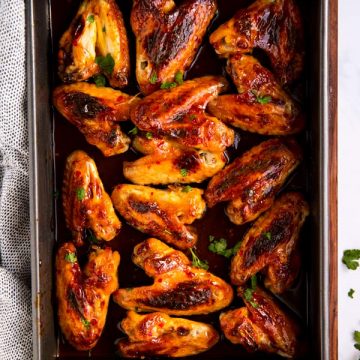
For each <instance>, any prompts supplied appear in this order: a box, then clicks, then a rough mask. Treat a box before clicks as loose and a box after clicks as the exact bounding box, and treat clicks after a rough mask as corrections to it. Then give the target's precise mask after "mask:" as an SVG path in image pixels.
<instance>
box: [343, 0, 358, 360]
mask: <svg viewBox="0 0 360 360" xmlns="http://www.w3.org/2000/svg"><path fill="white" fill-rule="evenodd" d="M359 30H360V1H359V0H339V124H338V125H339V288H338V294H339V360H359V358H360V352H359V351H357V350H356V349H355V348H354V340H353V331H354V330H359V331H360V269H358V270H357V271H351V270H348V269H347V268H346V267H345V266H344V265H343V264H342V263H341V257H342V254H343V251H344V250H345V249H352V248H357V249H359V248H360V206H359V204H360V41H359ZM350 288H353V289H354V290H355V294H354V299H350V298H349V297H348V295H347V293H348V291H349V289H350Z"/></svg>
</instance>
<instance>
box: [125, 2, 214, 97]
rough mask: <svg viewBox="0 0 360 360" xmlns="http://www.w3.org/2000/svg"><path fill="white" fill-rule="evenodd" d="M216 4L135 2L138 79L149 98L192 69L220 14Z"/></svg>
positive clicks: (133, 23)
mask: <svg viewBox="0 0 360 360" xmlns="http://www.w3.org/2000/svg"><path fill="white" fill-rule="evenodd" d="M216 9H217V7H216V2H215V0H185V1H184V2H182V4H181V5H179V6H176V4H175V2H174V1H173V0H135V1H134V5H133V9H132V12H131V26H132V29H133V31H134V33H135V36H136V78H137V81H138V83H139V85H140V88H141V91H142V92H143V93H145V94H149V93H151V92H152V91H155V90H156V89H159V88H160V85H161V84H162V83H173V82H174V81H175V78H176V75H177V74H179V73H180V75H182V74H183V73H184V72H185V71H186V70H187V69H188V68H189V67H190V65H191V63H192V61H193V60H194V58H195V55H196V53H197V50H198V48H199V47H200V44H201V42H202V39H203V37H204V35H205V33H206V29H207V27H208V25H209V23H210V21H211V19H212V18H213V17H214V15H215V12H216Z"/></svg>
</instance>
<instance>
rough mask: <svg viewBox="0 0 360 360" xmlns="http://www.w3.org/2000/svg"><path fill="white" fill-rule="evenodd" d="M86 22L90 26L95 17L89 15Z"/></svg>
mask: <svg viewBox="0 0 360 360" xmlns="http://www.w3.org/2000/svg"><path fill="white" fill-rule="evenodd" d="M86 20H87V21H88V22H89V23H91V24H92V23H93V22H94V21H95V17H94V15H89V16H88V17H87V19H86Z"/></svg>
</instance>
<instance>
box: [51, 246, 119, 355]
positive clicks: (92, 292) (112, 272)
mask: <svg viewBox="0 0 360 360" xmlns="http://www.w3.org/2000/svg"><path fill="white" fill-rule="evenodd" d="M119 263H120V255H119V253H118V252H117V251H112V250H111V249H110V248H105V249H100V248H99V247H93V248H92V250H91V252H90V254H89V257H88V262H87V264H86V265H85V267H84V270H81V268H80V266H79V263H78V260H77V257H76V249H75V246H74V245H73V244H72V243H70V242H69V243H64V244H62V245H61V246H60V248H59V249H58V251H57V254H56V265H55V266H56V274H55V275H56V298H57V304H58V318H59V324H60V328H61V331H62V333H63V334H64V336H65V338H66V340H67V341H68V342H69V343H70V344H71V345H72V346H74V347H75V348H76V349H77V350H90V349H92V348H93V347H94V346H95V345H96V343H97V341H98V340H99V338H100V336H101V333H102V330H103V328H104V326H105V321H106V315H107V310H108V304H109V298H110V295H111V294H112V293H113V292H114V291H115V290H116V289H117V288H118V286H119V285H118V278H117V268H118V266H119Z"/></svg>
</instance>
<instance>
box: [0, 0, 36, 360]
mask: <svg viewBox="0 0 360 360" xmlns="http://www.w3.org/2000/svg"><path fill="white" fill-rule="evenodd" d="M28 162H29V153H28V131H27V118H26V71H25V4H24V0H0V359H1V360H16V359H27V360H29V359H31V358H32V342H31V340H32V334H31V295H30V278H31V273H30V230H29V179H28Z"/></svg>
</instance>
